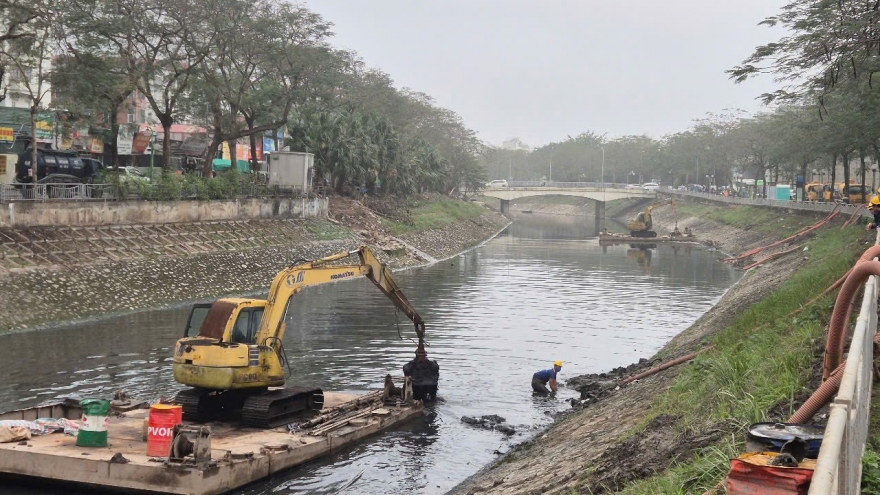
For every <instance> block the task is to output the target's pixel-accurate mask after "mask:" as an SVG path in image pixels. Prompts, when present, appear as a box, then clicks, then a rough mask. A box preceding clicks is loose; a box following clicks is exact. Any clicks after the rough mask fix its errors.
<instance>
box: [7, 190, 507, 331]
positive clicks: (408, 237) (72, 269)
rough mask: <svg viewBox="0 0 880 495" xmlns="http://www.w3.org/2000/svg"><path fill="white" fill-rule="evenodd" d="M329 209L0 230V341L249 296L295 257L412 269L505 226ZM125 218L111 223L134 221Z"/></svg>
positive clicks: (427, 203) (478, 216) (459, 204)
mask: <svg viewBox="0 0 880 495" xmlns="http://www.w3.org/2000/svg"><path fill="white" fill-rule="evenodd" d="M328 201H329V203H328V205H327V207H326V216H321V215H313V218H290V216H289V215H287V214H283V215H279V214H278V213H279V211H278V210H275V212H274V215H273V214H272V208H271V207H270V208H268V212H266V211H264V210H266V209H265V208H262V207H258V206H253V205H250V206H248V207H247V212H248V214H247V215H242V209H241V206H240V205H239V206H238V207H236V206H235V205H232V206H227V207H224V208H219V207H218V208H217V209H218V210H222V211H217V212H214V213H212V214H210V215H208V216H207V217H199V216H195V217H192V218H207V219H206V220H199V221H168V222H164V223H163V222H161V221H159V220H161V218H162V216H163V214H162V213H161V212H158V213H157V212H155V211H153V210H156V208H158V207H157V206H156V205H155V204H154V203H149V202H142V205H143V206H142V207H143V208H144V209H146V210H150V211H149V212H147V213H143V215H142V216H145V217H144V218H147V219H148V220H149V221H146V220H145V221H143V222H140V223H122V224H120V223H113V222H104V221H103V220H102V221H101V222H97V223H96V222H94V221H89V222H85V221H84V222H83V224H82V225H80V224H79V223H77V220H76V219H77V218H80V217H82V216H83V215H86V216H88V217H89V218H96V217H98V216H100V215H97V214H84V213H82V212H81V211H79V209H81V207H80V208H79V209H77V208H75V207H71V208H73V210H76V211H77V212H79V213H66V214H63V215H61V216H60V217H59V218H61V219H63V221H60V223H59V224H57V225H46V224H41V225H35V226H28V227H5V228H2V229H0V234H2V240H3V242H2V243H0V294H2V300H3V305H2V310H0V333H5V332H10V331H22V330H28V329H35V328H41V327H45V326H50V325H55V324H58V323H59V322H71V321H78V320H85V319H91V318H100V317H102V316H107V315H114V314H120V313H125V312H132V311H138V310H143V309H148V308H160V307H166V306H171V305H177V304H182V303H187V302H191V301H199V300H206V299H212V298H216V297H220V296H223V295H237V294H244V293H254V292H259V291H263V290H266V288H267V287H268V286H269V284H270V282H271V280H272V278H273V277H274V276H275V274H276V273H277V272H278V271H279V270H280V269H282V268H283V267H285V266H288V265H290V264H291V263H294V262H296V260H300V259H314V258H318V257H322V256H326V255H329V254H333V253H337V252H340V251H345V250H350V249H354V248H356V247H357V246H359V245H361V244H370V245H372V246H373V247H374V248H376V251H378V252H379V256H380V257H381V259H382V261H384V262H386V263H388V264H389V265H390V266H391V267H393V268H405V267H411V266H417V265H422V264H425V263H426V262H428V261H431V260H432V259H443V258H447V257H449V256H452V255H454V254H456V253H459V252H461V251H464V250H467V249H469V248H471V247H473V246H475V245H478V244H480V243H482V242H484V241H485V240H486V239H488V238H491V237H492V236H494V235H495V234H496V233H497V232H498V231H499V230H501V229H502V228H503V227H504V226H505V225H506V224H507V223H508V221H507V219H506V218H505V217H503V216H502V215H500V214H499V213H497V212H494V211H491V210H489V209H487V208H485V207H484V206H482V205H481V204H478V203H473V202H464V201H459V200H453V199H449V198H444V197H442V196H418V197H414V198H410V199H407V200H400V201H396V202H392V201H384V202H379V201H376V200H374V201H373V204H374V205H376V206H374V207H375V208H377V209H379V210H381V211H382V213H377V212H376V211H375V210H373V209H371V208H370V207H368V206H366V204H369V203H370V201H369V200H365V201H356V200H353V199H350V198H342V197H338V196H334V197H331V198H329V200H328ZM270 206H271V205H270ZM130 209H131V207H129V206H127V207H126V208H125V209H124V212H123V213H119V212H117V213H116V214H115V215H117V216H118V215H123V217H122V218H135V219H136V218H139V217H138V216H137V215H135V214H133V213H131V212H129V210H130ZM201 209H202V210H204V208H201ZM73 210H71V211H73ZM282 210H283V209H282ZM208 211H210V208H209V209H208ZM223 211H225V212H226V213H224V214H223V215H221V213H223ZM286 211H287V210H284V211H282V213H284V212H286ZM263 213H266V214H263ZM383 213H384V215H383ZM109 214H110V213H105V214H104V216H107V215H109ZM71 215H74V216H71ZM218 215H219V216H218ZM224 215H225V216H224ZM296 216H297V217H299V216H300V215H296ZM111 217H112V215H111ZM18 218H19V221H21V218H22V217H18ZM101 218H104V217H103V216H102V217H101ZM107 218H110V217H107ZM114 218H115V217H114ZM165 218H168V219H169V220H178V219H180V218H183V219H187V218H190V217H178V216H172V215H170V214H167V215H165ZM426 258H427V259H426Z"/></svg>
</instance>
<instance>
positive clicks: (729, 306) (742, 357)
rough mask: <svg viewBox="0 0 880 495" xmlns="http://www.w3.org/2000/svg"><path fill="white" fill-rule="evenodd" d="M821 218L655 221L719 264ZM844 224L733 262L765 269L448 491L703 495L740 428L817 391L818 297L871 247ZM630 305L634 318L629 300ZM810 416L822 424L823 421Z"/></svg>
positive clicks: (777, 414) (779, 212) (779, 214)
mask: <svg viewBox="0 0 880 495" xmlns="http://www.w3.org/2000/svg"><path fill="white" fill-rule="evenodd" d="M823 216H824V214H806V213H798V212H793V211H788V210H785V209H768V208H756V207H745V206H743V207H739V206H733V207H731V206H723V207H720V208H719V207H717V206H713V205H701V204H697V203H679V204H677V206H676V208H675V209H674V210H673V208H671V207H670V206H666V207H662V208H658V209H657V210H656V211H655V212H654V222H655V225H657V226H659V227H660V228H662V229H667V230H671V229H672V228H674V226H675V225H676V223H677V226H678V227H679V228H680V229H683V228H685V227H688V228H690V229H691V230H692V231H693V232H694V233H695V234H696V236H697V238H698V240H699V241H700V242H703V243H705V244H707V245H709V246H710V248H711V249H717V251H718V257H719V259H722V258H729V257H731V256H730V254H734V255H738V254H742V253H747V252H750V251H752V250H754V249H756V248H760V247H763V246H767V245H769V244H771V243H773V242H775V241H778V240H781V239H785V238H787V237H789V236H791V235H792V234H794V233H796V232H797V231H799V230H801V229H802V228H804V227H806V226H809V225H812V224H815V223H817V222H818V221H820V220H822V218H823ZM845 220H846V218H845V216H839V217H838V218H835V219H833V220H832V221H830V222H828V223H827V224H825V225H824V226H822V227H820V228H818V229H816V230H814V231H812V232H811V233H810V234H808V235H805V236H802V237H799V238H796V239H793V240H791V241H789V242H786V243H784V244H782V245H779V246H777V247H774V248H770V249H765V250H762V251H759V252H757V253H755V254H754V255H753V256H747V257H744V258H742V259H740V260H738V261H736V262H735V263H737V266H739V267H746V266H749V265H753V264H754V263H756V262H760V263H759V264H758V265H757V266H755V267H754V268H752V269H750V270H749V271H747V272H746V273H745V274H744V276H743V277H742V279H741V280H740V281H739V282H738V283H737V284H736V285H735V286H733V287H732V288H731V289H730V290H728V291H727V292H726V293H725V295H724V296H723V297H722V298H721V299H720V300H719V301H718V303H717V304H716V305H715V306H714V307H713V308H712V309H711V310H710V311H708V312H707V313H706V314H705V315H703V316H702V317H701V318H699V319H698V320H697V321H696V322H695V323H694V324H693V325H691V326H690V327H689V328H688V329H687V330H685V331H684V332H682V333H681V334H679V335H678V336H676V337H675V338H673V339H672V340H671V341H670V342H669V343H668V344H667V345H666V346H664V347H663V348H662V349H661V350H660V351H659V352H658V353H657V354H656V355H654V356H645V358H644V359H642V360H640V361H639V362H637V363H633V364H632V365H630V366H627V367H622V368H617V369H613V370H607V371H606V372H603V373H598V374H594V375H587V376H579V377H575V378H572V379H570V380H568V382H567V385H568V386H569V387H574V388H576V389H578V390H579V391H580V392H581V398H580V399H579V400H575V401H573V408H572V410H571V411H569V412H567V413H565V414H564V415H562V416H561V417H560V418H559V419H558V420H557V421H556V422H555V423H554V424H553V425H552V426H551V427H549V428H548V429H547V430H546V431H544V432H543V433H542V434H539V435H538V436H537V437H536V438H535V439H534V440H532V441H529V442H526V443H523V444H520V445H519V446H517V447H516V448H514V449H513V450H511V451H510V452H508V453H507V454H506V455H504V456H502V457H500V458H499V459H498V461H497V462H496V463H494V464H493V465H492V466H490V467H488V468H486V469H484V470H483V471H482V472H481V473H479V474H478V475H476V476H474V477H472V478H471V479H469V480H468V481H467V482H465V483H463V484H462V485H460V486H459V487H457V488H456V489H455V490H453V491H452V493H454V494H469V495H470V494H473V495H476V494H502V493H503V494H517V493H519V494H537V493H560V494H588V493H589V494H594V493H621V494H627V495H631V494H649V493H650V494H654V493H687V494H691V493H695V494H699V493H703V492H704V491H706V490H708V489H710V488H712V487H713V486H715V485H716V484H717V483H718V482H719V481H721V480H722V479H723V477H724V476H725V475H726V472H727V469H728V467H729V458H731V457H735V456H736V455H738V454H739V453H741V452H742V451H743V449H744V443H745V428H746V427H747V425H748V424H751V423H754V422H759V421H784V420H785V418H787V417H788V416H790V415H791V413H793V412H794V411H795V410H796V409H797V408H798V407H799V406H800V405H801V404H802V403H803V401H805V400H806V398H807V397H808V396H809V395H810V393H812V391H813V390H815V388H816V387H817V386H818V384H819V383H820V382H821V376H820V375H821V371H820V370H821V363H822V348H823V344H824V332H825V326H826V323H827V319H828V317H829V315H830V311H831V307H832V303H833V297H834V294H833V293H832V294H830V295H826V296H824V297H818V296H820V294H821V293H822V292H823V291H824V290H825V289H826V288H827V287H829V286H830V285H831V284H832V283H833V282H834V281H835V280H837V279H838V278H839V277H840V276H841V275H843V274H844V273H845V272H846V271H847V270H848V269H849V268H850V267H851V266H852V263H853V262H854V261H855V259H856V258H857V257H858V256H859V255H860V254H861V253H862V252H863V251H864V249H866V248H867V247H868V246H869V245H871V244H873V242H874V235H873V234H874V233H873V232H871V233H866V232H865V231H864V230H863V226H860V225H856V226H850V227H845V228H842V225H843V223H844V221H845ZM783 252H785V253H786V254H781V255H780V256H778V257H775V258H774V257H773V255H774V254H780V253H783ZM644 297H651V296H650V294H646V295H645V296H644ZM817 297H818V299H817V300H815V301H814V299H816V298H817ZM632 308H633V311H638V308H639V303H638V301H633V304H632ZM710 346H714V347H712V348H710ZM692 352H700V354H699V355H698V356H697V357H696V359H694V360H693V361H690V362H689V363H688V364H684V365H679V366H674V367H671V368H668V369H666V370H665V371H662V372H660V373H657V374H654V375H652V376H649V377H646V378H642V379H640V380H637V381H635V382H632V383H629V384H627V385H619V384H618V381H619V380H620V379H622V378H624V377H627V376H632V375H634V374H636V373H638V372H640V371H644V370H647V369H650V368H652V367H654V366H657V365H659V364H661V363H663V362H666V361H669V360H672V359H674V358H677V357H680V356H684V355H686V354H689V353H692ZM814 420H815V422H817V423H819V424H821V423H822V422H823V420H824V414H823V412H820V413H819V414H818V415H817V416H816V417H815V418H814Z"/></svg>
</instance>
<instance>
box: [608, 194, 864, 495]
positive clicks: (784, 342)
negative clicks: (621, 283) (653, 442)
mask: <svg viewBox="0 0 880 495" xmlns="http://www.w3.org/2000/svg"><path fill="white" fill-rule="evenodd" d="M681 209H682V210H685V211H686V212H687V214H688V215H691V214H697V215H699V216H700V217H702V218H711V219H713V220H715V221H718V222H720V223H726V224H730V225H735V226H738V227H742V228H756V229H762V230H763V229H765V228H768V226H771V225H772V226H773V227H772V228H773V229H774V231H775V232H777V236H778V235H779V234H778V232H783V233H784V232H788V231H789V230H791V231H792V232H793V231H796V230H799V229H800V228H801V227H802V226H803V225H794V224H796V223H800V222H799V221H790V222H779V221H777V220H778V217H779V214H778V213H777V214H776V215H773V214H772V213H773V212H772V211H769V212H768V211H767V210H765V209H761V208H744V207H740V208H737V209H731V210H719V209H715V208H711V207H705V209H704V207H702V206H700V205H682V206H681ZM789 219H790V220H791V217H789ZM809 220H810V221H807V222H805V223H811V222H812V221H815V220H812V219H809ZM786 223H788V224H791V225H785V224H786ZM861 234H862V231H861V230H859V228H858V227H850V228H848V229H845V230H843V231H841V230H840V228H839V226H838V225H831V226H826V227H823V228H822V229H819V230H818V231H817V232H816V235H815V237H813V238H812V239H810V240H809V241H808V242H807V246H808V247H809V249H808V251H807V256H808V257H809V260H808V261H806V262H805V264H804V265H803V266H802V267H801V268H800V269H798V270H797V271H796V272H795V273H794V274H793V275H792V277H791V278H790V279H789V280H788V281H786V282H785V283H784V284H783V285H782V286H781V287H780V288H779V289H777V290H776V291H774V292H773V293H772V294H770V295H769V296H767V297H766V298H764V299H763V300H761V301H759V302H757V303H755V304H753V305H752V306H751V307H750V308H748V309H747V310H745V311H743V312H742V313H740V315H739V316H738V317H737V318H736V319H735V320H734V321H732V322H731V324H730V326H728V327H727V328H726V329H724V330H723V331H721V332H720V333H718V334H716V335H714V336H713V337H712V339H711V342H709V343H714V344H715V345H716V349H715V350H713V351H710V352H707V353H704V354H701V355H700V356H699V357H697V359H695V360H694V361H693V362H692V364H691V365H690V366H686V367H685V368H683V370H682V372H681V374H680V375H679V376H678V377H677V378H676V379H675V381H674V383H673V385H672V386H671V387H670V388H669V389H668V390H667V391H666V392H665V393H663V394H662V395H661V396H659V397H657V398H656V399H655V401H654V403H653V404H652V406H651V415H652V417H653V416H656V415H659V414H672V415H676V416H678V417H679V418H680V419H679V421H678V423H677V425H676V428H677V429H678V431H681V432H682V433H688V432H691V433H692V432H698V431H701V430H704V429H705V428H708V427H711V426H713V425H715V426H717V425H722V427H723V428H724V429H725V430H727V431H730V432H735V433H732V434H729V435H727V436H726V437H725V438H724V440H722V441H720V442H719V443H716V444H715V445H712V446H709V447H707V448H705V449H703V450H702V451H700V452H695V455H694V457H693V458H691V459H683V460H682V462H681V463H679V464H677V465H676V466H675V467H674V468H672V469H669V470H667V471H665V472H664V473H662V474H658V475H656V476H654V477H652V478H649V479H646V480H643V481H640V482H635V483H633V484H631V485H629V486H628V487H627V488H626V489H624V490H622V491H620V492H618V493H620V494H625V495H637V494H660V493H662V494H693V493H702V492H703V491H705V490H707V489H709V488H711V487H712V486H714V485H715V484H716V483H717V482H718V481H720V480H722V479H724V478H725V476H726V474H727V471H728V470H729V459H730V458H731V457H736V456H737V455H739V454H740V453H742V452H744V451H745V433H744V432H745V430H746V427H747V426H748V425H749V424H751V423H756V422H763V421H769V420H779V416H783V417H784V418H787V417H788V416H790V415H791V414H792V413H793V412H794V406H793V399H794V397H795V395H797V394H802V393H803V392H805V389H806V386H807V383H808V381H809V379H810V376H811V368H812V366H813V365H814V363H815V362H816V359H817V358H819V359H820V358H821V357H820V356H821V349H822V346H823V345H824V342H825V336H826V335H825V325H824V322H827V320H828V317H829V316H830V312H831V309H832V305H833V299H832V296H826V297H825V298H823V299H822V300H820V301H819V302H817V303H815V304H813V305H811V306H809V307H806V308H804V309H803V311H801V312H800V313H798V314H796V315H793V314H792V313H793V311H794V310H795V309H797V308H801V307H802V306H803V305H804V304H806V303H807V302H809V301H810V300H811V299H812V298H814V297H815V296H817V295H818V294H819V293H821V292H822V291H823V290H824V289H825V288H827V287H828V286H829V285H831V284H832V283H833V282H834V281H835V280H837V278H839V277H840V276H841V275H842V274H843V273H845V272H846V271H847V270H848V269H849V268H850V267H851V266H852V265H853V263H854V262H855V260H856V259H857V258H858V256H859V255H860V254H861V253H862V252H863V251H864V246H862V245H860V244H859V243H858V242H856V241H857V239H858V238H859V237H860V236H861ZM793 256H797V255H796V254H793ZM760 270H761V269H760V268H758V269H757V271H753V272H752V273H750V274H749V275H747V277H748V276H761V273H760ZM741 283H748V280H744V281H742V282H741ZM807 392H811V391H807ZM771 410H772V411H773V413H772V414H773V415H774V416H775V417H773V418H772V419H771V418H770V414H771V413H769V411H771ZM645 424H647V421H646V422H645ZM634 434H638V433H637V432H634ZM878 493H880V492H878Z"/></svg>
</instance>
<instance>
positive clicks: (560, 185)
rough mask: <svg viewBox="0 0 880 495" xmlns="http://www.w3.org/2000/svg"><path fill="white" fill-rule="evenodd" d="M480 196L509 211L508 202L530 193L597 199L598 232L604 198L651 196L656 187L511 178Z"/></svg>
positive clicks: (532, 194)
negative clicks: (516, 180)
mask: <svg viewBox="0 0 880 495" xmlns="http://www.w3.org/2000/svg"><path fill="white" fill-rule="evenodd" d="M483 196H487V197H490V198H498V199H500V200H501V213H508V212H509V211H510V202H511V201H514V200H517V199H520V198H529V197H532V196H576V197H580V198H587V199H591V200H593V201H595V202H596V231H597V232H601V231H602V229H603V228H604V226H605V225H604V222H605V202H606V201H614V200H616V199H625V198H634V199H654V198H656V197H657V193H656V192H655V191H647V190H645V189H641V188H633V187H632V186H630V187H627V185H626V184H612V183H604V184H603V183H600V182H510V183H508V186H507V187H496V188H489V189H484V190H483Z"/></svg>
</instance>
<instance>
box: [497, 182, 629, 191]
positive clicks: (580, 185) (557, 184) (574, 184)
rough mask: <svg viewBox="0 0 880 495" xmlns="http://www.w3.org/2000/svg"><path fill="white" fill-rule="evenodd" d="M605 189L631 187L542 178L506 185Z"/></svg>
mask: <svg viewBox="0 0 880 495" xmlns="http://www.w3.org/2000/svg"><path fill="white" fill-rule="evenodd" d="M603 184H604V187H605V188H606V189H626V188H627V185H629V186H630V188H632V187H633V185H631V184H621V183H618V182H605V183H602V182H555V181H543V180H532V181H509V182H508V183H507V185H508V186H509V187H511V188H513V187H545V188H547V189H600V188H602V187H603ZM636 189H637V190H640V191H643V190H644V189H642V188H641V187H637V188H636Z"/></svg>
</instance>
